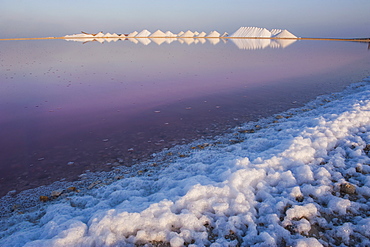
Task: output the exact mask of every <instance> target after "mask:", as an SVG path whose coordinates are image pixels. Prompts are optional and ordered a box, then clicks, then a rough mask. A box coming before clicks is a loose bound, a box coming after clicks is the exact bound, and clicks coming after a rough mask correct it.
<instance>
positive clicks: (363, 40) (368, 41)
mask: <svg viewBox="0 0 370 247" xmlns="http://www.w3.org/2000/svg"><path fill="white" fill-rule="evenodd" d="M136 38H137V39H147V38H149V39H150V38H153V39H225V40H227V39H270V40H323V41H353V42H366V43H370V38H308V37H297V38H276V37H157V36H148V37H124V38H123V37H65V36H63V37H39V38H2V39H0V41H17V40H18V41H21V40H51V39H59V40H68V39H120V40H126V39H136Z"/></svg>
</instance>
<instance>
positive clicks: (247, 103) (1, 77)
mask: <svg viewBox="0 0 370 247" xmlns="http://www.w3.org/2000/svg"><path fill="white" fill-rule="evenodd" d="M137 43H138V44H135V43H134V42H130V41H128V40H125V41H118V42H109V43H108V42H104V43H103V44H100V43H99V42H88V43H85V44H82V43H80V42H72V41H69V42H67V41H64V40H48V41H16V42H14V41H9V42H5V41H4V42H1V43H0V47H1V48H0V72H1V73H0V117H1V118H0V153H1V155H0V181H1V184H0V191H1V192H0V194H1V195H4V194H5V193H6V192H7V191H9V190H12V189H17V190H21V189H26V188H32V187H35V186H39V185H42V184H48V183H50V182H51V181H55V180H58V179H62V178H67V179H76V178H77V176H78V174H80V173H81V172H83V171H84V170H86V169H89V170H92V171H94V170H102V169H110V168H111V166H112V165H117V162H118V163H120V164H121V165H128V166H129V165H132V164H134V163H135V162H138V161H140V160H143V159H145V158H146V157H149V155H150V154H151V153H153V152H156V151H159V150H162V149H163V148H165V147H170V146H172V145H176V144H181V143H186V142H189V141H191V140H192V139H196V138H202V137H210V136H213V135H216V134H219V133H222V131H224V130H225V129H227V128H229V127H233V126H236V125H238V124H241V123H242V122H245V121H249V120H255V119H258V118H261V117H265V116H269V115H271V114H274V113H278V112H280V111H283V110H287V109H289V108H292V107H298V106H302V105H303V104H304V103H306V102H308V101H309V100H312V99H314V98H315V97H316V96H318V95H320V94H327V93H331V92H336V91H341V90H342V89H343V88H344V87H345V86H347V85H349V84H350V83H351V82H356V81H358V80H360V79H361V78H363V77H364V76H368V75H369V65H370V62H369V61H370V59H369V58H370V52H369V51H368V50H367V44H362V43H352V42H329V41H299V42H295V43H293V44H290V45H288V46H286V47H285V48H281V46H280V48H272V47H279V46H276V45H275V46H266V45H264V44H261V43H254V44H247V43H240V42H239V43H237V42H233V41H231V40H228V41H227V42H223V41H220V42H218V43H217V44H216V45H213V44H211V43H210V42H208V41H207V42H205V43H204V44H202V43H200V42H199V43H197V44H195V43H191V42H182V43H180V42H172V43H171V44H167V43H165V42H163V43H162V44H161V45H157V44H156V43H155V42H151V43H149V44H148V45H144V44H142V43H145V42H137ZM157 43H158V42H157ZM187 43H191V44H187ZM146 44H147V43H146ZM263 48H264V49H263ZM115 162H116V163H115Z"/></svg>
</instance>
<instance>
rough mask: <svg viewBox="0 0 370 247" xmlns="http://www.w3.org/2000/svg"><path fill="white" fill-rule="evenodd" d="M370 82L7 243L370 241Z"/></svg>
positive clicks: (86, 196) (26, 218) (17, 225)
mask: <svg viewBox="0 0 370 247" xmlns="http://www.w3.org/2000/svg"><path fill="white" fill-rule="evenodd" d="M368 82H370V81H369V80H368V81H364V82H363V83H360V84H355V85H353V86H352V87H351V88H350V89H348V90H347V91H346V92H344V93H342V94H339V95H337V96H330V97H327V98H323V99H321V100H317V101H314V102H312V103H311V104H308V105H307V106H306V107H304V108H300V109H296V110H292V111H291V113H292V114H290V113H289V112H287V113H284V114H281V115H279V116H276V119H266V120H261V121H260V122H258V123H257V124H258V125H260V126H255V125H256V123H254V124H251V123H249V124H246V125H245V126H242V127H241V128H239V129H235V132H234V133H231V134H230V135H229V136H227V137H226V139H225V138H224V139H222V138H221V139H220V140H219V141H218V142H216V143H215V144H214V145H204V144H203V146H200V147H199V148H197V149H195V150H194V151H192V152H190V153H189V154H188V157H186V158H181V159H178V160H177V161H176V162H175V163H167V167H163V166H161V167H156V168H157V169H158V170H157V172H152V173H151V171H148V172H147V174H145V175H141V176H140V177H129V178H126V179H122V180H120V181H116V182H114V183H112V184H111V185H109V186H102V187H100V188H96V189H91V190H89V191H85V192H83V193H80V194H78V193H75V194H70V195H68V196H67V197H64V198H61V199H60V200H57V201H54V202H52V203H49V204H46V205H45V207H44V208H43V209H41V210H38V211H34V212H26V213H25V214H17V212H15V213H14V215H13V216H12V217H10V218H8V219H6V218H4V219H3V220H2V222H1V223H2V224H1V230H2V233H1V234H0V236H1V237H2V239H1V240H0V244H2V245H4V244H5V243H6V244H7V245H9V246H23V245H25V246H93V245H95V246H117V245H118V246H119V245H130V244H132V245H133V244H145V243H147V244H149V243H152V244H154V245H155V243H161V242H165V243H170V244H171V246H182V245H184V244H186V243H193V244H194V246H195V245H197V246H199V245H212V246H227V245H229V246H236V245H237V244H238V243H240V244H242V245H247V246H250V245H256V246H257V245H260V244H265V245H271V246H274V245H296V246H321V244H324V245H326V243H329V244H330V245H338V244H340V243H342V244H343V245H354V244H359V245H369V244H370V242H369V240H368V239H369V237H370V232H369V231H368V229H369V227H370V218H369V213H368V211H369V206H370V205H369V203H368V202H367V200H368V198H369V197H370V180H369V178H368V173H370V167H369V165H368V164H369V163H370V159H369V157H368V154H369V152H370V146H369V145H368V144H369V143H370V100H369V96H370V86H369V85H368ZM324 101H332V102H330V103H327V104H324V105H323V106H320V105H319V104H320V103H322V102H324ZM315 107H317V108H316V109H315ZM306 109H307V111H306ZM309 109H312V110H309ZM273 121H277V123H273ZM252 132H254V133H252ZM227 143H229V144H227ZM230 143H232V144H230ZM170 151H171V152H174V151H175V149H174V150H168V151H166V152H170ZM150 173H151V176H149V175H150ZM353 188H354V190H353Z"/></svg>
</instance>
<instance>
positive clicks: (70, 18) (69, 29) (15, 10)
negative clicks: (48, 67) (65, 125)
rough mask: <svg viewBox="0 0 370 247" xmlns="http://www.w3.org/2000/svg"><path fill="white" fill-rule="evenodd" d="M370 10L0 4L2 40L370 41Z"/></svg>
mask: <svg viewBox="0 0 370 247" xmlns="http://www.w3.org/2000/svg"><path fill="white" fill-rule="evenodd" d="M369 10H370V1H369V0H351V1H350V0H311V1H306V0H304V1H297V0H279V1H278V0H264V1H262V0H261V1H247V0H244V1H242V0H203V1H201V0H198V1H195V0H186V1H185V0H181V1H179V0H172V1H169V0H152V1H149V0H132V1H125V0H105V1H97V0H63V1H56V0H32V1H30V0H0V30H1V33H0V38H11V37H14V38H17V37H47V36H64V35H66V34H73V33H79V32H80V31H86V32H98V31H104V32H117V33H129V32H132V31H135V30H137V31H141V30H142V29H148V30H149V31H151V32H154V31H155V30H157V29H161V30H163V31H166V30H170V31H172V32H179V31H182V30H183V31H186V30H187V29H190V30H193V31H205V32H209V31H212V30H217V31H219V32H229V33H232V32H234V31H235V30H236V29H238V28H239V27H240V26H258V27H266V28H268V29H272V28H284V29H288V30H290V31H291V32H292V33H294V34H296V35H297V36H301V37H370V18H369Z"/></svg>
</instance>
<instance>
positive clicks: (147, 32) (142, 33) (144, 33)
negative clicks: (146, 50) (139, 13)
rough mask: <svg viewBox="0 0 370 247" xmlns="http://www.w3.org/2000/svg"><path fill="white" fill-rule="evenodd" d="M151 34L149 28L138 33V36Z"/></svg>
mask: <svg viewBox="0 0 370 247" xmlns="http://www.w3.org/2000/svg"><path fill="white" fill-rule="evenodd" d="M150 34H151V32H149V31H148V30H146V29H144V30H143V31H141V32H140V33H138V34H137V35H136V37H148V36H149V35H150Z"/></svg>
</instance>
